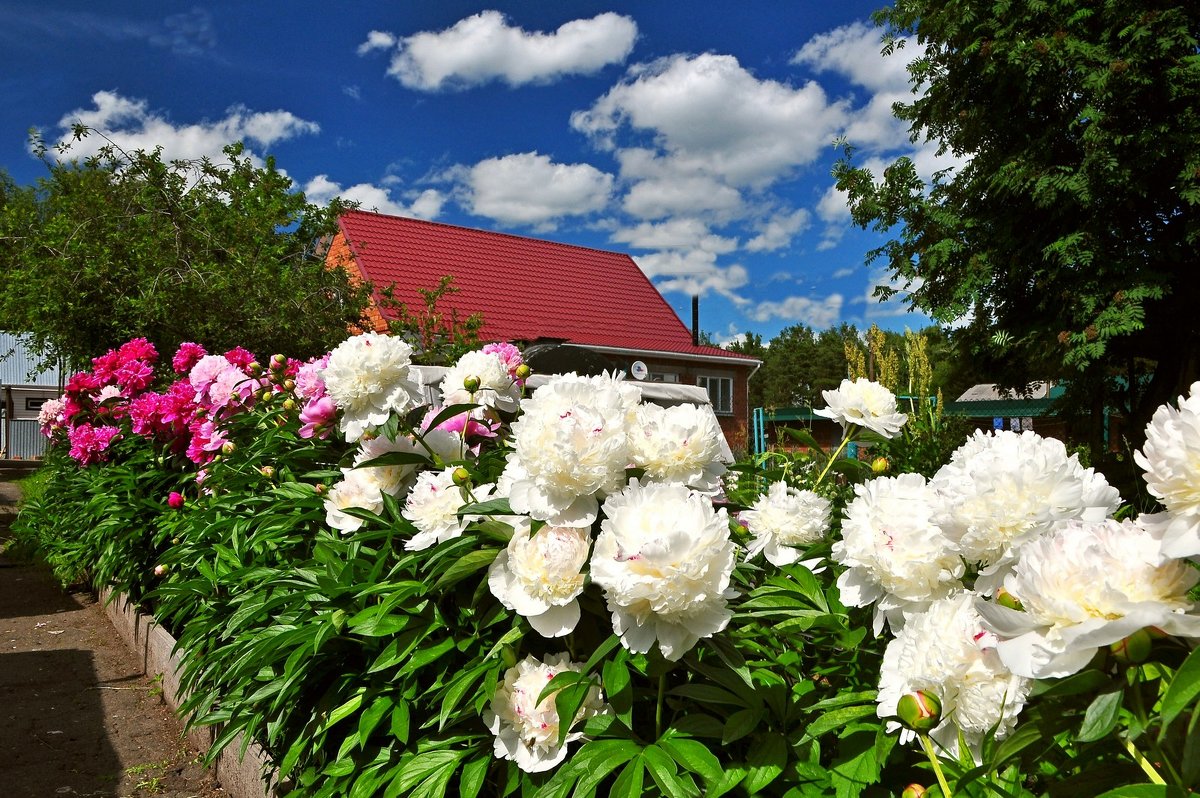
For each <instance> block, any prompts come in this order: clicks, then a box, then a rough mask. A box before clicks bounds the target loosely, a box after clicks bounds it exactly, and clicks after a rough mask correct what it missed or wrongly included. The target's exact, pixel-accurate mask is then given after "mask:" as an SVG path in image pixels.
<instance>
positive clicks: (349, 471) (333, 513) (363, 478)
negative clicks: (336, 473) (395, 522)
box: [325, 468, 383, 535]
mask: <svg viewBox="0 0 1200 798" xmlns="http://www.w3.org/2000/svg"><path fill="white" fill-rule="evenodd" d="M373 470H374V469H368V468H364V469H354V468H343V469H342V477H343V479H342V481H341V482H339V483H337V484H336V485H334V486H333V487H332V488H330V489H329V493H328V494H327V495H326V496H325V523H326V524H328V525H329V526H331V527H333V528H334V529H337V530H339V531H340V532H341V533H342V534H345V535H348V534H350V533H351V532H356V531H357V530H359V529H360V528H361V527H362V525H363V520H362V519H361V518H359V517H357V516H354V515H351V514H350V513H348V512H346V511H347V510H349V509H356V510H368V511H370V512H372V513H379V512H382V510H383V493H382V492H381V491H380V489H379V485H378V483H377V482H375V480H374V479H372V477H371V475H369V474H368V473H367V472H368V471H373Z"/></svg>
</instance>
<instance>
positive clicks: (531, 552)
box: [488, 518, 592, 637]
mask: <svg viewBox="0 0 1200 798" xmlns="http://www.w3.org/2000/svg"><path fill="white" fill-rule="evenodd" d="M529 530H530V522H529V519H528V518H522V519H520V520H519V521H517V523H516V528H515V529H514V531H513V536H512V538H511V539H510V540H509V542H508V547H507V548H506V549H505V550H504V551H502V552H500V553H499V554H498V555H496V559H495V560H494V561H493V562H492V566H491V568H490V569H489V571H488V587H490V588H491V590H492V595H494V596H495V597H496V598H497V599H499V600H500V603H501V604H503V605H504V606H505V607H507V608H508V609H510V610H512V611H513V612H516V613H517V614H519V615H524V616H525V617H526V618H527V619H528V620H529V625H530V626H532V627H533V628H534V630H536V631H537V633H538V634H540V635H542V636H543V637H562V636H563V635H565V634H569V633H570V632H571V631H572V630H573V629H574V628H575V624H577V623H579V602H578V601H577V600H576V597H577V596H578V595H579V594H580V593H582V592H583V586H584V576H583V566H584V565H586V564H587V559H588V549H589V548H590V547H591V544H592V538H591V535H589V534H588V529H587V528H586V527H584V528H581V527H568V526H544V527H542V528H541V529H539V530H538V531H537V533H535V534H533V535H531V534H529Z"/></svg>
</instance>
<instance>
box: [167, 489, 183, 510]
mask: <svg viewBox="0 0 1200 798" xmlns="http://www.w3.org/2000/svg"><path fill="white" fill-rule="evenodd" d="M183 501H184V499H183V494H182V493H180V492H179V491H177V490H173V491H171V493H170V495H168V496H167V506H168V507H170V508H171V509H172V510H178V509H179V508H180V507H182V506H183Z"/></svg>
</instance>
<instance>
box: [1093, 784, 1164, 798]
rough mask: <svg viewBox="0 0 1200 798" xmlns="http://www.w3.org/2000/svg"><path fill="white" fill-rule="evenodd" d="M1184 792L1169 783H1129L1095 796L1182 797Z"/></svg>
mask: <svg viewBox="0 0 1200 798" xmlns="http://www.w3.org/2000/svg"><path fill="white" fill-rule="evenodd" d="M1185 795H1186V793H1184V791H1183V790H1181V789H1180V788H1178V787H1175V786H1172V785H1170V784H1129V785H1126V786H1124V787H1117V788H1116V789H1115V790H1109V791H1108V792H1106V793H1104V794H1102V795H1099V796H1097V797H1096V798H1184V796H1185Z"/></svg>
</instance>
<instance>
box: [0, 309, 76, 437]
mask: <svg viewBox="0 0 1200 798" xmlns="http://www.w3.org/2000/svg"><path fill="white" fill-rule="evenodd" d="M44 361H45V358H44V357H43V356H42V354H41V353H40V352H38V351H36V350H35V349H33V348H32V347H31V346H29V344H28V341H27V339H26V338H25V337H24V336H21V335H19V334H17V333H11V332H0V460H28V459H31V458H35V457H41V456H42V453H43V452H44V451H45V450H46V439H45V438H44V437H43V436H42V433H41V430H40V428H39V427H38V412H39V411H40V410H41V409H42V404H43V403H45V402H46V401H47V400H49V399H55V398H57V397H58V396H60V395H61V394H62V386H63V370H62V368H61V367H60V366H57V365H55V366H50V367H46V366H45V363H44Z"/></svg>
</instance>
